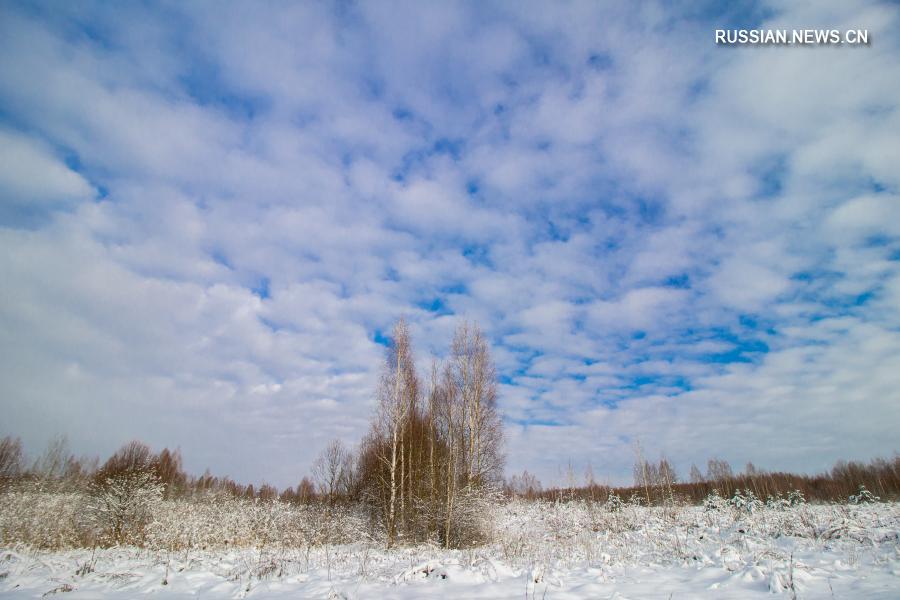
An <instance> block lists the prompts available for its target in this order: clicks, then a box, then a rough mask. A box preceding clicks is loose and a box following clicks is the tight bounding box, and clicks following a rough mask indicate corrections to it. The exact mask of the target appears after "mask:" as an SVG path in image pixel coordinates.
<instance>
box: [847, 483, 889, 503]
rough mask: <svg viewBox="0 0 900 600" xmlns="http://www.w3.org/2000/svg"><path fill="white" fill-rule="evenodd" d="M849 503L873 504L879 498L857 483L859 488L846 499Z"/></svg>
mask: <svg viewBox="0 0 900 600" xmlns="http://www.w3.org/2000/svg"><path fill="white" fill-rule="evenodd" d="M848 500H849V502H850V504H874V503H876V502H878V501H880V500H881V498H879V497H878V496H876V495H874V494H873V493H872V492H870V491H869V490H867V489H866V486H864V485H863V484H860V485H859V490H858V491H857V492H856V493H855V494H852V495H851V496H850V498H849V499H848Z"/></svg>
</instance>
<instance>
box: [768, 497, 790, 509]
mask: <svg viewBox="0 0 900 600" xmlns="http://www.w3.org/2000/svg"><path fill="white" fill-rule="evenodd" d="M790 506H791V503H790V501H789V500H787V499H785V498H783V497H782V496H781V494H780V493H779V494H775V495H774V496H772V495H771V494H770V495H769V497H768V498H766V508H767V509H769V510H785V509H787V508H790Z"/></svg>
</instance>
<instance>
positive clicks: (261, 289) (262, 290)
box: [250, 277, 271, 300]
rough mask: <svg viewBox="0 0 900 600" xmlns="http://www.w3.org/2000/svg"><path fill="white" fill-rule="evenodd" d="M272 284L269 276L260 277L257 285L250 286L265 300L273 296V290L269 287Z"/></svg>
mask: <svg viewBox="0 0 900 600" xmlns="http://www.w3.org/2000/svg"><path fill="white" fill-rule="evenodd" d="M270 284H271V280H270V279H269V278H268V277H260V278H259V281H258V282H257V283H256V285H254V286H253V287H252V288H250V290H251V291H252V292H253V293H254V294H256V295H257V296H259V297H260V298H261V299H263V300H265V299H267V298H270V297H271V290H270V289H269V286H270Z"/></svg>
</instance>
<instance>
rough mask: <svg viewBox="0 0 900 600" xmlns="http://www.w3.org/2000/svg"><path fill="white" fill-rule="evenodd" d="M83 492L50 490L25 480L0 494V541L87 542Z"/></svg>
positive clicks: (44, 545)
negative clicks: (24, 482)
mask: <svg viewBox="0 0 900 600" xmlns="http://www.w3.org/2000/svg"><path fill="white" fill-rule="evenodd" d="M83 506H84V496H83V495H82V494H81V493H80V492H59V491H52V492H51V491H47V490H45V489H43V488H42V487H41V485H40V484H39V483H34V482H30V483H26V484H22V485H17V486H14V487H11V488H9V489H8V490H7V491H6V492H5V493H3V494H0V542H2V543H4V544H14V543H19V544H26V545H28V546H32V547H34V548H40V549H44V550H61V549H65V548H74V547H78V546H84V545H86V544H87V543H88V537H89V535H88V531H87V528H86V523H85V519H84V511H83V510H82V507H83Z"/></svg>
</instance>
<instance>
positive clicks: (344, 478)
mask: <svg viewBox="0 0 900 600" xmlns="http://www.w3.org/2000/svg"><path fill="white" fill-rule="evenodd" d="M352 469H353V455H352V454H351V453H350V451H349V450H347V449H346V448H345V447H344V444H343V443H341V441H340V440H337V439H335V440H332V441H331V442H330V443H329V444H328V445H327V446H326V447H325V449H324V450H322V453H321V454H319V456H318V458H316V460H315V462H313V468H312V472H313V478H314V479H315V481H316V483H317V484H318V487H319V492H320V493H321V494H322V495H323V496H324V497H325V498H326V499H327V501H328V503H329V504H334V502H335V500H336V499H337V498H339V497H342V496H346V495H347V493H348V491H349V487H350V481H351V478H352V474H351V471H352Z"/></svg>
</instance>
